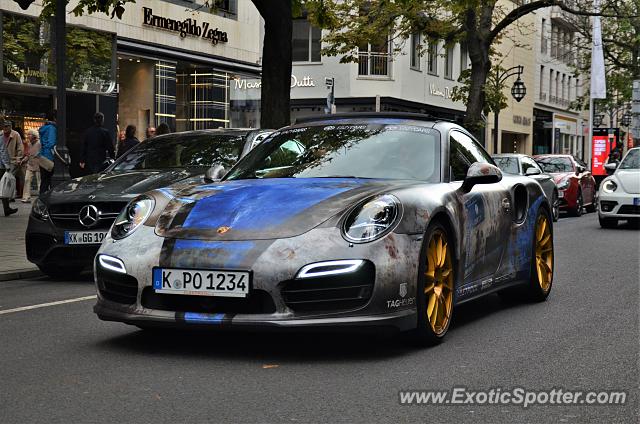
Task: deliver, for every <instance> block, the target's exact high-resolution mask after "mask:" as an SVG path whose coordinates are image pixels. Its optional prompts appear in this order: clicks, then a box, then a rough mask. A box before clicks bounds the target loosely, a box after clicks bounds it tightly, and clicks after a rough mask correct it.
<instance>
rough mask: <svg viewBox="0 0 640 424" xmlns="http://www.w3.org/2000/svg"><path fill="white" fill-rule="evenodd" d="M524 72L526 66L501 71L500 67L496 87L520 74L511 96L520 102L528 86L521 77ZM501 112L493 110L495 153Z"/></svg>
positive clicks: (497, 72)
mask: <svg viewBox="0 0 640 424" xmlns="http://www.w3.org/2000/svg"><path fill="white" fill-rule="evenodd" d="M523 72H524V66H522V65H518V66H514V67H512V68H509V69H507V70H506V71H503V72H500V69H497V70H496V87H501V86H502V83H504V82H505V81H506V80H507V78H510V77H513V76H516V75H517V76H518V79H516V81H515V82H514V83H513V87H511V96H513V98H514V99H515V100H516V101H517V102H518V103H519V102H520V101H521V100H522V99H524V96H526V94H527V87H525V85H524V82H523V81H522V79H520V77H521V76H522V73H523ZM499 114H500V111H499V110H494V111H493V130H494V134H493V153H494V154H496V153H498V115H499Z"/></svg>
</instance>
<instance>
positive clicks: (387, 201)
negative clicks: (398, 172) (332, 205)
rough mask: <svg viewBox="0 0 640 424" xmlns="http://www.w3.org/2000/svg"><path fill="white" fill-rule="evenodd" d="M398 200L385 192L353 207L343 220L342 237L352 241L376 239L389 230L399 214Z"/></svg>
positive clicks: (359, 241) (362, 241)
mask: <svg viewBox="0 0 640 424" xmlns="http://www.w3.org/2000/svg"><path fill="white" fill-rule="evenodd" d="M400 207H401V206H400V201H399V200H398V199H396V198H395V197H394V196H391V195H389V194H385V195H382V196H378V197H375V198H373V199H371V200H369V201H367V202H366V203H364V204H362V205H360V206H359V207H357V208H355V209H354V210H353V211H351V213H350V214H349V216H348V217H347V219H346V220H345V222H344V228H343V233H344V237H345V238H346V239H347V240H348V241H351V242H354V243H365V242H368V241H373V240H376V239H378V238H380V237H382V236H383V235H385V234H386V233H387V232H389V231H390V230H391V228H392V227H393V225H394V224H395V222H396V221H397V218H398V216H400Z"/></svg>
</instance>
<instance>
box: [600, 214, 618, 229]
mask: <svg viewBox="0 0 640 424" xmlns="http://www.w3.org/2000/svg"><path fill="white" fill-rule="evenodd" d="M598 221H600V226H601V227H602V228H616V227H617V226H618V219H617V218H603V217H601V216H598Z"/></svg>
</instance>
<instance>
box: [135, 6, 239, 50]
mask: <svg viewBox="0 0 640 424" xmlns="http://www.w3.org/2000/svg"><path fill="white" fill-rule="evenodd" d="M142 11H143V13H144V20H143V24H144V25H148V26H152V27H156V28H160V29H165V30H167V31H173V32H177V33H178V34H180V37H182V38H184V37H186V36H187V35H189V36H191V37H200V38H203V39H205V40H209V41H210V42H211V43H212V44H218V43H220V42H222V43H226V42H228V41H229V39H228V38H227V33H226V32H224V31H220V30H219V29H218V28H210V25H209V22H202V23H201V24H200V23H198V21H197V20H196V19H191V18H187V19H185V20H183V21H178V20H177V19H171V18H165V17H163V16H158V15H154V14H153V10H152V9H151V8H149V7H143V8H142Z"/></svg>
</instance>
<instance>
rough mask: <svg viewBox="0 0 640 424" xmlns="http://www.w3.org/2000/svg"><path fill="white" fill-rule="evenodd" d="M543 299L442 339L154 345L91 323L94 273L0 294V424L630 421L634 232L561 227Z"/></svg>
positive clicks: (462, 313) (257, 338)
mask: <svg viewBox="0 0 640 424" xmlns="http://www.w3.org/2000/svg"><path fill="white" fill-rule="evenodd" d="M555 229H556V233H555V243H556V244H555V245H556V274H555V281H554V287H553V292H552V294H551V296H550V298H549V299H548V301H547V302H545V303H542V304H520V303H512V304H507V303H503V302H501V301H500V300H499V299H498V297H497V296H495V295H494V296H490V297H489V298H486V299H484V300H480V301H476V302H473V303H471V304H468V305H466V306H463V307H460V308H459V309H458V310H457V312H456V316H455V320H454V322H453V324H452V328H451V329H450V332H449V334H448V336H447V339H446V341H445V342H444V343H443V344H441V345H439V346H437V347H434V348H430V349H416V348H412V347H409V346H407V345H406V344H404V343H403V342H402V340H400V339H398V338H397V337H396V338H394V337H375V338H372V337H370V336H367V337H364V336H334V335H309V334H307V335H305V334H277V335H274V334H269V335H261V334H258V335H256V334H216V333H213V334H212V333H195V334H186V335H185V334H178V333H175V332H167V333H161V334H157V335H148V334H145V333H144V332H142V331H140V330H137V329H136V328H134V327H129V326H126V325H123V324H117V323H106V322H102V321H99V320H98V319H97V318H96V317H95V315H94V314H93V313H92V310H91V308H92V306H93V304H94V301H93V300H91V299H88V300H80V301H76V302H72V303H64V304H55V305H49V306H44V307H41V308H37V309H29V310H19V311H16V312H9V313H7V312H6V311H8V310H12V309H15V308H19V307H22V306H28V305H36V304H42V303H48V302H55V301H61V300H67V299H76V298H82V297H85V296H91V295H93V294H94V288H93V285H92V283H91V282H90V279H89V278H85V279H77V280H74V281H68V282H52V281H49V280H46V279H39V280H29V281H13V282H3V283H0V422H1V423H7V424H8V423H26V422H47V423H56V422H60V423H75V422H78V423H80V422H81V423H88V422H105V423H128V422H136V423H137V422H143V423H161V422H185V423H196V422H197V423H199V422H294V423H295V422H367V423H370V422H394V423H395V422H425V423H426V422H429V423H436V422H452V423H454V422H455V423H465V422H468V423H498V422H505V423H513V422H532V423H558V422H568V423H572V422H575V423H583V422H597V423H602V422H606V423H613V422H634V423H637V422H638V416H639V415H638V403H639V397H638V393H639V390H638V384H639V383H638V381H639V378H638V377H639V376H638V360H639V331H638V315H639V313H640V307H639V281H640V275H639V273H640V271H639V268H640V261H639V251H640V250H639V249H640V231H638V230H635V229H630V228H620V229H617V230H602V229H600V227H599V226H598V223H597V217H596V216H595V214H589V215H586V216H583V217H581V218H563V219H561V220H560V222H558V223H557V224H556V227H555ZM461 386H464V387H468V388H469V389H471V390H488V389H490V388H498V387H499V388H505V389H510V388H514V387H523V388H524V389H526V390H550V389H552V388H563V389H565V390H582V391H589V390H595V391H600V390H626V391H628V393H629V396H628V399H627V403H626V405H623V406H621V405H611V406H603V405H598V406H586V405H581V406H558V405H545V406H542V405H535V406H531V407H529V408H526V409H525V408H522V407H521V406H513V405H509V406H504V405H500V406H497V405H455V406H453V405H437V406H434V405H429V406H427V405H412V406H407V405H400V403H399V394H398V392H399V391H400V390H447V389H451V388H453V387H461Z"/></svg>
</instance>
